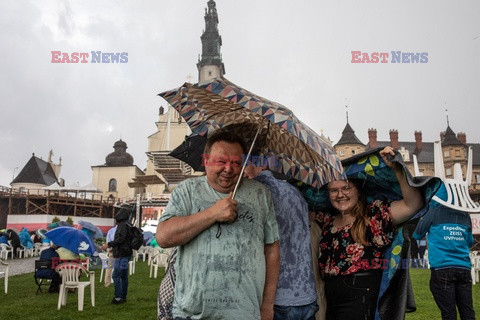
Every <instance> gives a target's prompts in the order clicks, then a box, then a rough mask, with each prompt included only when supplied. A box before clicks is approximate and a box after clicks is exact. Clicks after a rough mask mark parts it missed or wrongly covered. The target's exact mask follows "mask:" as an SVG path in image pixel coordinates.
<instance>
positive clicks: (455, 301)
mask: <svg viewBox="0 0 480 320" xmlns="http://www.w3.org/2000/svg"><path fill="white" fill-rule="evenodd" d="M431 272H432V273H431V277H430V291H431V292H432V294H433V298H434V299H435V302H436V303H437V306H438V308H439V309H440V311H441V313H442V319H443V320H450V319H453V320H456V319H457V309H456V307H458V312H459V313H460V319H462V320H470V319H475V311H474V310H473V299H472V276H471V274H470V270H467V269H461V268H446V269H440V270H435V268H432V271H431Z"/></svg>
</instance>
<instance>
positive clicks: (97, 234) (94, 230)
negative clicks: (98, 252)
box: [78, 220, 103, 239]
mask: <svg viewBox="0 0 480 320" xmlns="http://www.w3.org/2000/svg"><path fill="white" fill-rule="evenodd" d="M78 224H79V225H81V226H82V228H83V229H86V230H89V231H90V233H91V235H92V237H93V239H97V238H103V232H102V230H100V228H99V227H97V226H96V225H94V224H93V223H91V222H88V221H84V220H80V221H78Z"/></svg>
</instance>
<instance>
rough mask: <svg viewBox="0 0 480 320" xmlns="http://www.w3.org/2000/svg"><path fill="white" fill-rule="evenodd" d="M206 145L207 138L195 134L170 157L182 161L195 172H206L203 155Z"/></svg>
mask: <svg viewBox="0 0 480 320" xmlns="http://www.w3.org/2000/svg"><path fill="white" fill-rule="evenodd" d="M206 143H207V138H206V137H204V136H201V135H198V134H195V133H193V134H191V135H189V136H188V137H187V138H186V139H185V141H183V142H182V143H181V144H180V145H179V146H178V147H176V148H175V149H173V150H172V152H170V153H169V154H168V155H169V156H172V157H174V158H177V159H179V160H182V161H183V162H185V163H186V164H188V165H189V166H190V167H192V168H193V170H195V171H205V167H204V166H203V163H202V154H203V149H204V148H205V144H206Z"/></svg>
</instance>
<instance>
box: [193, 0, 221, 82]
mask: <svg viewBox="0 0 480 320" xmlns="http://www.w3.org/2000/svg"><path fill="white" fill-rule="evenodd" d="M207 5H208V8H205V30H204V31H203V34H202V36H201V37H200V39H201V40H202V57H201V59H199V61H198V63H197V68H198V79H199V82H202V81H205V80H209V79H212V78H217V77H221V76H223V75H224V74H225V66H224V65H223V62H222V54H221V53H220V47H221V46H222V37H221V36H220V34H219V32H218V15H217V8H216V4H215V1H213V0H209V1H208V2H207Z"/></svg>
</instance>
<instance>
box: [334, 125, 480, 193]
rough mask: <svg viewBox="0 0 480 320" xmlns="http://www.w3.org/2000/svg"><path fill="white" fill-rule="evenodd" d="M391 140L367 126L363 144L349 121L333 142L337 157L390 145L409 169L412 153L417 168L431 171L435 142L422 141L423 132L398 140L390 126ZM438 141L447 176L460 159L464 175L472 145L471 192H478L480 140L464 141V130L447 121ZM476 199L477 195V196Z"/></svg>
mask: <svg viewBox="0 0 480 320" xmlns="http://www.w3.org/2000/svg"><path fill="white" fill-rule="evenodd" d="M389 136H390V140H388V141H378V140H377V130H376V129H373V128H372V129H368V143H367V144H363V143H362V142H361V141H360V139H358V138H357V136H356V135H355V131H354V130H353V129H352V127H351V126H350V124H349V123H348V120H347V124H346V126H345V129H344V130H343V132H342V137H341V138H340V140H339V141H338V143H337V144H335V145H334V148H335V151H336V152H337V154H338V156H339V158H340V159H345V158H348V157H351V156H353V155H355V154H358V153H361V152H364V151H367V150H370V149H374V148H378V147H386V146H391V147H392V148H393V149H395V150H397V151H398V152H400V154H401V155H402V157H403V160H404V162H405V164H406V165H407V167H408V168H409V170H410V172H411V173H412V174H413V172H414V168H413V166H414V161H413V157H414V156H415V157H416V158H417V162H418V169H419V171H420V173H421V174H423V175H424V176H433V175H434V162H433V146H434V142H425V141H423V139H422V132H421V131H415V132H414V141H401V140H399V133H398V131H397V130H395V129H391V130H390V132H389ZM439 141H440V142H441V145H442V153H443V159H444V166H445V175H446V177H447V178H453V165H454V164H455V163H460V165H461V167H462V172H463V177H464V178H465V174H466V171H467V161H468V149H469V147H472V151H473V158H472V164H473V170H472V184H471V187H470V189H471V192H472V193H473V194H476V193H478V190H480V144H479V143H467V137H466V134H465V133H463V132H459V133H457V134H455V132H454V131H453V130H452V128H451V127H450V125H449V124H447V128H446V130H445V131H443V132H441V133H440V136H439ZM476 200H478V197H476Z"/></svg>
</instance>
